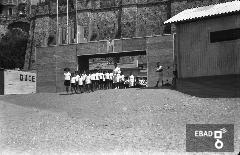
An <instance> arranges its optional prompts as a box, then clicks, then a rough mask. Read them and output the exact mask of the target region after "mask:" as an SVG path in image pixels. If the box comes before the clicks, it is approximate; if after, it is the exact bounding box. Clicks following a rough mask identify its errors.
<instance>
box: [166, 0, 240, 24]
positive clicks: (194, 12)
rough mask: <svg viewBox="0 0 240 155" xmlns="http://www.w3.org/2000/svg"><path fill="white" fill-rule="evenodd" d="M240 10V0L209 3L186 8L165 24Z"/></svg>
mask: <svg viewBox="0 0 240 155" xmlns="http://www.w3.org/2000/svg"><path fill="white" fill-rule="evenodd" d="M239 11H240V1H239V0H235V1H232V2H226V3H219V4H215V5H209V6H204V7H198V8H192V9H187V10H184V11H182V12H180V13H179V14H177V15H175V16H173V17H172V18H170V19H168V20H167V21H165V22H164V24H168V23H177V22H181V21H188V20H194V19H198V18H207V17H211V16H216V15H222V14H229V13H233V12H239Z"/></svg>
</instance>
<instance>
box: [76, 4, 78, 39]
mask: <svg viewBox="0 0 240 155" xmlns="http://www.w3.org/2000/svg"><path fill="white" fill-rule="evenodd" d="M77 4H78V0H76V42H77V44H78V20H77V15H78V13H77V11H78V9H77Z"/></svg>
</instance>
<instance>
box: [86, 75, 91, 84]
mask: <svg viewBox="0 0 240 155" xmlns="http://www.w3.org/2000/svg"><path fill="white" fill-rule="evenodd" d="M90 83H91V77H90V75H88V76H86V84H90Z"/></svg>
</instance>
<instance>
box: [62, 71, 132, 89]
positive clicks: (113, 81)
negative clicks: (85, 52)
mask: <svg viewBox="0 0 240 155" xmlns="http://www.w3.org/2000/svg"><path fill="white" fill-rule="evenodd" d="M64 77H65V81H64V85H65V86H66V91H67V93H69V91H70V90H69V88H71V92H72V93H84V92H93V91H95V90H102V89H126V88H129V87H134V86H135V82H136V79H135V77H134V76H133V75H130V76H129V77H125V76H124V74H122V73H121V71H120V68H118V67H116V68H115V69H114V70H113V71H111V72H110V71H102V70H99V71H88V72H75V73H70V72H69V71H66V72H65V73H64Z"/></svg>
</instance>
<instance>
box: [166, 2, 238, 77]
mask: <svg viewBox="0 0 240 155" xmlns="http://www.w3.org/2000/svg"><path fill="white" fill-rule="evenodd" d="M164 23H165V24H172V23H173V24H175V25H176V36H175V42H174V58H175V60H174V61H175V64H176V65H177V71H178V72H177V73H178V77H179V78H191V77H202V76H215V75H238V74H240V1H238V0H235V1H232V2H226V3H220V4H216V5H210V6H204V7H198V8H192V9H187V10H184V11H182V12H180V13H179V14H177V15H175V16H173V17H172V18H170V19H169V20H167V21H165V22H164Z"/></svg>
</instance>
